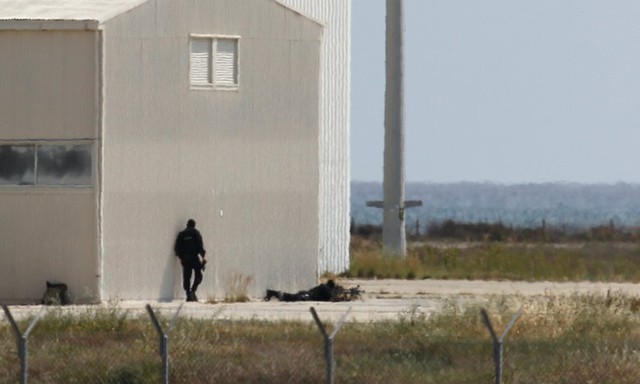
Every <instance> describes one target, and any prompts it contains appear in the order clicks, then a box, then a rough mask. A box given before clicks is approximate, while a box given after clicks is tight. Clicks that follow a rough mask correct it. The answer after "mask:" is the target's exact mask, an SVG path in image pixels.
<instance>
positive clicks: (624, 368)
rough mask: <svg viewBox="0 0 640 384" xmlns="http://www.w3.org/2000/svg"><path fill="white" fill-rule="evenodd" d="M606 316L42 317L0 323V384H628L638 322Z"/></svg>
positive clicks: (637, 374) (115, 312)
mask: <svg viewBox="0 0 640 384" xmlns="http://www.w3.org/2000/svg"><path fill="white" fill-rule="evenodd" d="M603 305H606V303H605V304H603ZM5 308H6V307H5ZM609 310H610V311H613V312H607V310H602V311H598V312H597V313H596V312H589V311H587V312H585V313H575V311H573V312H572V313H571V314H570V315H568V316H567V315H562V316H561V315H559V314H557V313H549V312H546V311H540V312H531V313H530V312H528V311H527V310H525V311H524V313H522V312H517V311H503V312H496V311H495V308H492V309H490V310H488V311H484V312H481V311H480V310H479V308H474V309H470V310H469V311H450V312H446V311H445V312H444V313H443V314H438V315H425V314H423V313H420V312H419V311H416V310H415V308H413V309H412V308H409V309H407V311H404V312H403V313H400V314H399V315H398V319H397V320H394V321H382V322H371V323H352V322H345V323H342V322H341V321H339V322H336V323H335V324H330V323H326V322H323V320H322V312H321V311H318V312H317V313H315V314H313V313H311V312H310V313H309V321H307V322H305V321H297V322H292V321H271V322H267V321H260V320H242V321H241V320H223V319H217V318H216V317H215V315H212V317H211V318H209V319H196V318H187V317H181V315H180V313H179V312H176V311H175V310H172V311H165V312H161V311H159V310H154V309H153V308H151V307H148V312H147V313H146V314H136V315H132V314H131V313H129V312H127V311H126V310H122V309H118V308H106V309H103V308H95V309H87V312H86V313H84V314H78V313H74V314H69V313H68V312H64V311H62V310H60V309H56V308H47V309H46V310H45V312H44V313H43V314H42V316H41V317H38V316H34V317H31V318H29V319H24V320H21V321H18V322H16V323H15V327H13V326H12V324H11V322H10V321H9V320H8V321H3V322H0V335H2V337H1V338H0V382H1V383H19V382H21V381H22V382H29V383H163V382H171V383H332V382H335V383H367V384H369V383H372V384H375V383H385V384H386V383H456V384H458V383H474V384H477V383H496V382H502V383H638V382H639V380H640V379H639V378H640V364H639V363H640V356H639V355H640V326H638V325H640V318H637V319H636V315H637V312H636V311H635V310H631V311H627V314H626V315H624V316H619V315H618V314H617V313H615V311H616V310H617V309H615V308H612V307H610V308H609ZM5 312H6V314H5V318H7V319H9V318H10V317H11V311H10V308H6V310H5ZM154 319H157V324H156V320H154ZM490 328H491V329H493V331H490V330H489V329H490ZM23 335H26V337H21V336H23ZM19 340H23V343H24V346H23V347H19V345H21V343H20V341H19ZM25 346H26V351H25ZM497 346H499V347H500V348H499V350H498V349H497V348H496V347H497ZM20 348H22V349H20ZM25 352H26V353H25ZM498 352H500V353H499V354H498ZM24 360H26V361H24ZM25 363H26V364H25Z"/></svg>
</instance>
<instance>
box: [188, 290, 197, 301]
mask: <svg viewBox="0 0 640 384" xmlns="http://www.w3.org/2000/svg"><path fill="white" fill-rule="evenodd" d="M187 301H194V302H197V301H198V296H196V292H195V291H189V292H187Z"/></svg>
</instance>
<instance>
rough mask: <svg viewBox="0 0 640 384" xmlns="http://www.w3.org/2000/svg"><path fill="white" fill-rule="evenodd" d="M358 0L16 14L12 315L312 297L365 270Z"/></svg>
mask: <svg viewBox="0 0 640 384" xmlns="http://www.w3.org/2000/svg"><path fill="white" fill-rule="evenodd" d="M350 11H351V6H350V0H286V1H285V0H283V1H276V0H101V1H85V0H0V301H2V302H33V301H36V300H39V299H40V298H41V297H42V294H43V292H44V289H45V282H46V281H47V280H56V281H62V282H65V283H66V284H67V285H68V286H69V291H70V294H71V295H72V297H73V299H74V300H75V301H76V302H95V301H103V300H115V299H149V300H156V299H158V300H170V299H174V298H181V297H183V295H184V293H183V292H182V284H181V271H180V266H179V263H178V262H177V259H176V258H175V257H174V255H173V242H174V239H175V236H176V235H177V233H178V231H179V230H181V229H183V228H184V226H185V223H186V220H187V219H188V218H193V219H195V220H196V222H197V228H198V229H199V230H200V231H201V233H202V235H203V238H204V241H205V247H206V249H207V258H208V259H209V264H208V265H207V270H206V271H205V278H204V282H203V284H202V285H201V286H200V289H199V290H198V294H199V296H200V297H201V298H205V297H209V298H214V297H215V298H221V297H224V296H225V295H226V294H227V293H229V291H230V290H232V289H233V287H234V286H235V285H237V283H238V282H240V281H241V280H245V281H250V282H251V283H250V285H249V287H248V292H247V293H248V294H249V295H252V296H260V295H262V294H263V293H264V290H265V289H266V288H267V287H268V288H275V289H284V290H297V289H303V288H308V287H310V286H312V285H315V284H316V282H317V278H318V276H319V274H322V273H324V272H326V271H329V272H340V271H343V270H345V269H346V268H348V263H349V255H348V242H349V233H348V227H349V208H348V207H349V201H348V200H349V182H348V181H349V155H348V144H349V142H348V137H349V132H348V131H349V128H348V119H349V116H348V114H349V112H348V111H349V101H348V99H349V50H350V47H349V39H350V32H349V26H350Z"/></svg>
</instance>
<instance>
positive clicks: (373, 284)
mask: <svg viewBox="0 0 640 384" xmlns="http://www.w3.org/2000/svg"><path fill="white" fill-rule="evenodd" d="M337 282H338V284H340V285H342V286H344V287H346V288H350V287H356V286H360V289H361V290H363V291H364V293H363V295H362V298H361V299H360V300H356V301H351V302H339V303H326V302H297V303H283V302H279V301H277V300H272V301H268V302H266V301H262V300H253V301H251V302H247V303H219V304H210V303H204V302H200V303H183V302H182V301H173V302H163V303H158V302H146V301H122V302H119V303H117V306H118V307H119V308H122V309H124V310H127V311H129V312H130V313H131V314H133V315H135V314H145V313H146V310H145V306H146V305H147V304H150V305H151V306H152V308H153V309H154V310H155V311H156V312H159V313H162V314H163V315H165V316H169V317H172V316H173V314H174V313H175V312H176V311H177V310H178V309H179V308H180V317H196V318H204V319H211V320H213V321H226V320H235V319H260V320H269V321H277V320H303V321H313V318H312V315H311V313H310V308H311V307H314V308H315V310H316V311H317V313H318V316H319V317H320V319H321V320H323V321H331V322H337V321H339V320H340V319H341V318H342V317H343V316H345V314H346V313H347V312H348V311H349V314H348V315H347V317H346V321H351V322H370V321H380V320H398V319H399V318H400V317H401V316H403V315H405V316H406V315H407V314H408V313H409V312H411V311H413V312H418V313H424V314H426V315H428V314H430V313H434V312H437V311H439V310H440V309H441V308H442V305H443V304H445V303H448V304H451V303H452V302H453V303H456V304H457V305H460V306H464V305H466V304H469V303H479V304H482V303H483V302H487V301H488V300H489V299H490V298H492V297H495V296H497V295H507V296H509V297H516V298H521V299H527V298H531V297H538V298H541V299H544V297H545V296H546V295H556V296H557V295H570V294H575V293H583V294H586V293H589V294H603V295H604V294H606V293H607V291H611V292H616V293H617V292H619V293H624V294H627V295H633V296H636V295H640V284H631V283H592V282H570V283H557V282H533V283H528V282H510V281H468V280H355V279H353V280H352V279H350V280H338V281H337ZM112 305H114V304H113V303H110V304H103V305H94V306H65V307H63V310H64V311H72V312H78V313H86V312H87V310H91V309H92V308H95V309H99V308H102V307H109V306H112ZM10 310H11V313H12V315H13V316H14V317H15V318H16V319H20V318H24V317H27V316H29V315H34V314H37V313H38V312H39V311H40V310H41V307H40V306H12V307H10ZM46 310H51V309H50V308H47V309H45V311H46Z"/></svg>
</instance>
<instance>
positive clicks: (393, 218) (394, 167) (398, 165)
mask: <svg viewBox="0 0 640 384" xmlns="http://www.w3.org/2000/svg"><path fill="white" fill-rule="evenodd" d="M403 3H404V1H403V0H387V17H386V90H385V110H384V180H383V190H384V216H383V232H382V233H383V234H382V237H383V242H384V248H385V251H387V252H389V253H392V254H395V255H399V256H405V255H406V254H407V242H406V233H405V220H404V208H405V207H404V41H403V34H404V16H403V11H404V9H403V8H404V4H403Z"/></svg>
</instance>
